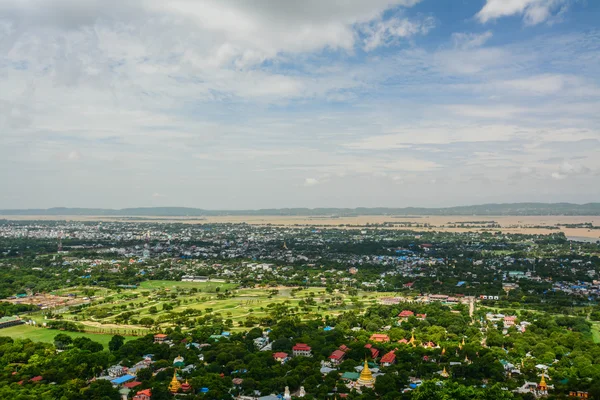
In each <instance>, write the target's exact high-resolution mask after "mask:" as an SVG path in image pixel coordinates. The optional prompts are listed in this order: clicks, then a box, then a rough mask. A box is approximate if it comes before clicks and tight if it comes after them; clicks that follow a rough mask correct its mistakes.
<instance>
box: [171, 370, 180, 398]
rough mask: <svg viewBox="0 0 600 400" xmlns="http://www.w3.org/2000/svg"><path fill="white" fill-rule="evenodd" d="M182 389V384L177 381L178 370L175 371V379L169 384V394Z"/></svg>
mask: <svg viewBox="0 0 600 400" xmlns="http://www.w3.org/2000/svg"><path fill="white" fill-rule="evenodd" d="M180 388H181V383H179V381H178V380H177V370H175V371H173V379H171V383H169V392H171V393H177V392H178V391H179V389H180Z"/></svg>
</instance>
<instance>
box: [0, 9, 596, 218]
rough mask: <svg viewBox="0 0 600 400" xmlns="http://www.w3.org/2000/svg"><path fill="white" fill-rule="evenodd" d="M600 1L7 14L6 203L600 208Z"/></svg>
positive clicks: (1, 137) (1, 82) (1, 196)
mask: <svg viewBox="0 0 600 400" xmlns="http://www.w3.org/2000/svg"><path fill="white" fill-rule="evenodd" d="M599 155H600V1H597V0H328V1H322V0H303V1H296V0H254V1H247V0H170V1H164V0H118V1H117V0H0V184H1V189H0V209H12V208H46V207H56V206H64V207H104V208H123V207H142V206H187V207H198V208H205V209H255V208H281V207H405V206H419V207H442V206H454V205H468V204H481V203H490V202H523V201H540V202H561V201H566V202H576V203H585V202H595V201H600V156H599Z"/></svg>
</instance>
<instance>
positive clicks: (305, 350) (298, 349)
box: [292, 343, 311, 357]
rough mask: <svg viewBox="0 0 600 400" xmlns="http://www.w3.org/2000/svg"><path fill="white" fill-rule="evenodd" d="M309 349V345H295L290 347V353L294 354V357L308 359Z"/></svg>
mask: <svg viewBox="0 0 600 400" xmlns="http://www.w3.org/2000/svg"><path fill="white" fill-rule="evenodd" d="M310 351H311V348H310V346H309V345H307V344H304V343H296V345H295V346H294V347H292V353H293V354H294V357H298V356H303V357H310V356H311V353H310Z"/></svg>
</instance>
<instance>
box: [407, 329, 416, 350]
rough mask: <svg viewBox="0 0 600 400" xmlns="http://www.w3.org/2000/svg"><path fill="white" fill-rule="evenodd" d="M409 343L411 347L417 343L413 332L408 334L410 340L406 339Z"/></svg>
mask: <svg viewBox="0 0 600 400" xmlns="http://www.w3.org/2000/svg"><path fill="white" fill-rule="evenodd" d="M408 343H409V344H412V346H413V347H417V343H416V341H415V333H414V332H413V333H412V334H411V336H410V340H409V341H408Z"/></svg>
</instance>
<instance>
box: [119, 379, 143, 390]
mask: <svg viewBox="0 0 600 400" xmlns="http://www.w3.org/2000/svg"><path fill="white" fill-rule="evenodd" d="M141 384H142V382H138V381H132V382H127V383H124V384H123V387H125V388H127V389H133V388H134V387H138V386H140V385H141Z"/></svg>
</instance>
